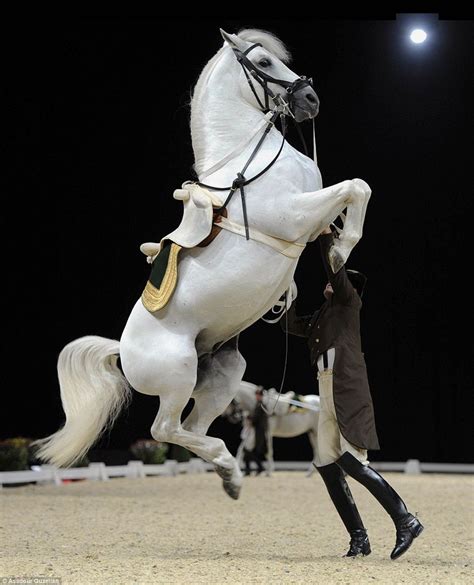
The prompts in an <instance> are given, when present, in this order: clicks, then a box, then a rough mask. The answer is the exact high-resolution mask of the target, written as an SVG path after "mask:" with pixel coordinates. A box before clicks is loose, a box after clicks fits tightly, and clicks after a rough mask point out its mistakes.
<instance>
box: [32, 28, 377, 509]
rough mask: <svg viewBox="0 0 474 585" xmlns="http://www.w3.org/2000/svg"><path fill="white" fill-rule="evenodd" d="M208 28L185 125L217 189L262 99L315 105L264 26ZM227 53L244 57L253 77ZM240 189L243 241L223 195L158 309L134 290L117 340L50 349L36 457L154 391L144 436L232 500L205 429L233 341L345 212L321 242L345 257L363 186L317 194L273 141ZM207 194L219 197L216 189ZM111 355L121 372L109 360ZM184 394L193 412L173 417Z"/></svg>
mask: <svg viewBox="0 0 474 585" xmlns="http://www.w3.org/2000/svg"><path fill="white" fill-rule="evenodd" d="M222 35H223V37H224V39H225V43H224V46H223V47H222V48H221V49H220V50H219V51H218V53H217V54H216V55H215V56H214V57H213V58H212V59H211V60H210V61H209V63H208V64H207V65H206V66H205V68H204V70H203V71H202V73H201V75H200V77H199V80H198V82H197V84H196V87H195V90H194V95H193V99H192V103H191V132H192V143H193V150H194V155H195V169H196V172H197V174H198V175H199V178H200V180H201V181H203V182H205V183H207V184H210V185H214V186H222V187H225V186H227V185H231V184H232V183H233V181H234V180H235V178H236V177H237V174H238V173H239V172H241V171H242V170H243V168H244V166H245V165H246V163H248V161H249V157H250V155H251V153H252V152H253V151H254V149H255V146H256V144H257V143H258V141H259V140H260V139H261V138H262V134H263V131H264V128H265V127H266V126H268V124H266V122H267V121H268V115H267V117H266V118H265V115H266V114H265V112H264V111H262V104H266V103H267V102H269V108H270V109H276V110H278V108H280V110H281V111H283V110H284V109H285V107H286V108H287V107H288V104H286V97H287V95H288V92H287V89H286V88H287V87H288V86H291V90H292V91H293V95H292V101H291V106H290V107H291V110H292V111H293V114H294V116H295V118H296V120H297V121H302V120H303V119H305V118H312V117H314V116H315V115H316V114H317V110H318V99H317V97H316V94H315V92H314V90H313V89H312V88H311V87H310V86H309V85H308V83H306V82H305V83H302V84H299V82H298V80H299V79H300V78H299V77H298V76H297V75H296V74H295V73H293V72H292V71H291V70H290V69H289V68H288V67H287V66H286V65H285V64H284V61H287V60H288V57H289V55H288V52H287V51H286V49H285V47H284V45H283V44H282V43H281V41H279V40H278V39H277V38H275V37H274V36H273V35H271V34H269V33H266V32H263V31H259V30H253V29H252V30H251V29H249V30H245V31H242V32H240V33H239V34H238V35H233V34H227V33H225V32H223V31H222ZM249 49H251V50H250V51H249ZM236 55H237V56H239V55H244V56H245V58H246V59H247V60H248V63H250V65H251V67H252V68H254V73H252V72H251V70H250V69H248V68H247V69H245V67H242V66H241V65H240V63H239V62H238V60H237V59H236ZM249 71H250V73H249ZM255 71H261V72H263V73H264V74H265V75H266V76H267V77H266V78H265V77H264V75H263V73H262V76H261V78H263V79H265V80H266V81H265V83H262V84H260V83H257V82H256V81H258V79H257V78H258V75H255ZM248 78H250V81H249V79H248ZM272 80H273V81H272ZM264 86H266V88H267V92H266V91H265V87H264ZM268 95H271V96H273V97H272V98H271V99H270V100H269V99H268V97H267V96H268ZM257 98H258V99H257ZM282 104H283V105H282ZM281 144H282V135H281V133H280V131H279V130H278V129H277V128H276V127H275V126H272V127H271V129H269V131H268V133H267V136H266V138H265V141H264V142H263V144H262V145H261V147H260V149H259V150H258V152H257V153H256V155H255V156H254V158H253V160H252V161H251V162H250V164H248V165H247V168H246V170H245V176H246V177H247V178H248V177H254V176H255V175H257V174H258V173H260V172H261V171H262V170H263V169H265V167H266V166H267V165H268V164H269V163H270V162H271V161H272V160H274V158H275V155H276V153H277V152H278V150H279V148H280V145H281ZM245 193H246V209H247V217H248V225H249V228H250V229H249V236H250V239H248V240H247V239H246V238H245V230H244V228H243V226H244V224H245V220H244V216H243V211H242V209H243V206H242V205H241V201H240V199H239V197H238V194H236V196H235V197H233V198H232V199H231V200H230V201H229V202H228V204H227V212H228V218H229V220H230V222H231V224H229V225H227V227H226V228H225V229H222V231H221V232H220V233H219V235H218V236H217V238H216V239H214V240H213V241H212V243H211V244H210V245H208V246H207V247H201V248H199V247H193V248H190V249H183V250H182V251H181V255H180V261H179V280H178V283H177V285H176V289H175V290H174V294H173V296H172V298H171V299H170V301H169V302H168V304H167V305H166V306H165V307H164V308H162V309H160V310H159V311H156V312H150V311H148V310H147V309H146V308H145V306H144V304H143V302H142V300H141V299H140V300H138V301H137V303H136V304H135V306H134V308H133V310H132V312H131V314H130V317H129V319H128V322H127V324H126V326H125V329H124V331H123V334H122V338H121V340H120V344H119V342H117V341H114V340H110V339H105V338H101V337H92V336H90V337H84V338H80V339H77V340H75V341H73V342H72V343H70V344H69V345H67V346H66V347H65V348H64V349H63V351H62V352H61V354H60V356H59V360H58V375H59V381H60V386H61V398H62V403H63V408H64V411H65V414H66V422H65V425H64V426H63V428H61V429H60V430H59V431H58V432H56V433H55V434H53V435H51V436H50V437H47V438H46V439H43V440H42V441H40V444H41V445H42V448H41V451H40V455H41V456H42V457H43V458H44V459H46V460H49V461H52V462H53V463H56V464H58V465H67V464H70V463H72V462H73V461H74V460H75V459H77V458H78V457H80V456H81V455H82V454H83V453H84V452H86V451H87V450H88V449H89V448H90V447H91V445H92V444H93V443H94V442H95V441H96V439H97V438H98V436H99V435H100V434H101V433H102V432H103V431H104V429H105V428H107V427H108V426H110V425H111V424H112V422H113V420H114V418H115V416H116V415H117V414H118V412H119V411H120V410H121V408H123V406H124V405H125V403H126V401H127V399H128V398H129V395H130V391H129V385H131V386H133V388H134V389H135V390H137V391H138V392H141V393H143V394H148V395H152V396H159V397H160V407H159V411H158V414H157V416H156V419H155V421H154V422H153V425H152V428H151V434H152V436H153V437H154V438H155V439H156V440H158V441H165V442H170V443H176V444H178V445H182V446H184V447H186V448H187V449H189V450H191V451H192V452H194V453H195V454H197V455H198V456H200V457H202V458H203V459H205V460H206V461H209V462H212V463H213V464H214V465H215V468H216V470H217V472H218V474H219V475H220V476H221V477H222V478H223V484H224V489H225V490H226V492H227V493H228V494H229V495H230V496H231V497H233V498H237V497H238V495H239V492H240V487H241V484H242V474H241V471H240V469H239V466H238V465H237V463H236V460H235V458H234V457H233V456H232V455H231V454H230V453H229V451H228V449H227V447H226V445H225V443H224V442H223V441H222V440H221V439H218V438H214V437H209V436H207V435H206V433H207V431H208V428H209V425H210V424H211V423H212V421H213V420H214V419H215V418H216V417H217V416H219V415H220V414H221V413H222V412H223V411H224V410H225V408H226V407H227V406H228V404H229V403H230V402H231V400H232V398H233V397H234V396H235V394H236V393H237V391H238V389H239V384H240V381H241V379H242V376H243V373H244V370H245V360H244V358H243V357H242V355H241V354H240V353H239V351H238V348H237V336H238V334H239V333H240V332H241V331H242V330H244V329H246V328H247V327H249V326H250V325H251V324H252V323H254V322H255V321H256V320H258V319H259V318H260V317H262V315H264V314H265V313H266V312H267V311H268V310H269V309H270V308H271V307H272V306H273V305H274V304H275V303H276V301H278V299H279V298H280V297H281V296H282V295H283V293H284V292H285V291H286V290H287V289H288V288H289V286H290V284H291V281H292V278H293V275H294V272H295V269H296V265H297V262H298V257H299V254H300V252H301V251H302V250H303V248H304V246H305V245H306V243H307V242H308V241H312V240H314V239H315V238H316V237H317V236H318V235H319V233H320V232H321V231H322V229H323V228H324V227H325V226H327V225H328V224H330V223H331V222H333V221H334V220H335V218H336V217H337V216H338V215H339V214H340V213H341V212H342V211H343V210H344V209H345V208H347V214H346V221H345V225H344V229H343V231H342V233H341V234H340V237H339V239H338V240H337V243H336V244H335V246H334V247H333V249H332V251H331V263H332V266H333V268H337V267H338V266H339V265H340V264H341V262H344V261H345V260H346V259H347V257H348V255H349V253H350V251H351V249H352V248H353V247H354V246H355V244H356V243H357V241H358V240H359V239H360V237H361V235H362V227H363V222H364V216H365V210H366V206H367V202H368V199H369V197H370V189H369V187H368V185H367V184H366V183H365V182H364V181H362V180H360V179H353V180H347V181H343V182H342V183H338V184H336V185H333V186H331V187H326V188H324V189H323V188H322V183H321V175H320V172H319V170H318V168H317V166H316V164H315V163H314V162H313V161H312V160H311V159H309V158H308V157H306V156H304V155H303V154H301V153H300V152H298V151H297V150H295V149H294V148H293V147H292V146H291V145H289V144H288V143H286V142H285V143H284V145H283V149H282V151H281V154H280V156H279V157H278V159H277V160H276V161H275V162H274V164H273V165H272V166H271V168H269V169H268V170H267V171H266V172H265V173H264V174H263V175H262V176H261V177H259V178H258V179H257V180H255V181H254V182H252V183H251V184H249V185H247V186H246V187H245ZM213 197H214V198H215V199H216V198H217V199H219V200H220V201H221V203H222V201H223V198H222V197H221V192H213ZM198 203H199V202H198ZM232 222H233V223H232ZM232 226H233V228H232ZM231 228H232V229H233V231H232V230H231ZM239 230H240V231H239ZM235 232H237V233H235ZM118 354H120V359H121V363H122V368H123V372H124V374H125V377H126V378H124V376H123V375H122V374H121V372H120V370H119V368H117V365H116V361H117V356H118ZM190 398H193V399H194V407H193V410H192V412H191V413H190V414H189V416H188V417H187V418H186V420H185V421H184V422H183V423H181V420H180V417H181V413H182V412H183V409H184V408H185V406H186V404H187V403H188V401H189V399H190Z"/></svg>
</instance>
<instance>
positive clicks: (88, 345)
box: [36, 336, 131, 467]
mask: <svg viewBox="0 0 474 585" xmlns="http://www.w3.org/2000/svg"><path fill="white" fill-rule="evenodd" d="M119 347H120V346H119V342H118V341H115V340H113V339H105V338H104V337H95V336H88V337H81V338H80V339H76V340H74V341H72V342H71V343H69V344H68V345H66V347H65V348H64V349H63V350H62V352H61V353H60V354H59V359H58V377H59V384H60V387H61V400H62V403H63V409H64V412H65V414H66V422H65V424H64V426H63V427H62V428H61V429H59V431H57V432H56V433H54V434H53V435H50V436H49V437H46V438H45V439H40V440H39V441H36V445H38V446H39V450H38V452H37V455H38V457H39V458H40V459H43V460H45V461H49V462H51V463H54V464H55V465H58V466H62V467H64V466H67V465H71V464H72V463H74V461H77V460H78V459H79V458H81V457H82V456H83V455H85V454H86V453H87V451H88V450H89V448H90V447H91V446H92V445H93V444H94V442H95V441H96V440H97V439H98V438H99V436H100V435H101V434H102V433H103V432H104V431H105V430H106V429H107V428H108V427H110V426H111V425H112V424H113V422H114V420H115V419H116V417H117V415H118V414H119V412H120V411H121V410H122V408H123V407H124V406H125V405H126V404H127V403H128V401H129V399H130V396H131V391H130V386H129V384H128V382H127V380H126V379H125V377H124V376H123V375H122V373H121V372H120V369H119V368H118V366H117V358H118V354H119Z"/></svg>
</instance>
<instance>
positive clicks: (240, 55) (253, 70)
mask: <svg viewBox="0 0 474 585" xmlns="http://www.w3.org/2000/svg"><path fill="white" fill-rule="evenodd" d="M261 46H262V45H261V43H255V44H254V45H252V46H250V47H249V48H248V49H247V50H246V51H243V52H242V51H240V50H239V49H233V51H234V54H235V56H236V58H237V61H238V62H239V63H240V65H241V66H242V69H243V72H244V74H245V77H246V78H247V82H248V84H249V86H250V89H251V90H252V93H253V95H254V96H255V99H256V100H257V102H258V105H259V106H260V107H261V108H262V110H263V111H264V112H268V111H269V110H270V107H269V101H268V98H271V99H272V100H273V102H274V103H275V106H277V107H278V106H282V107H283V109H284V111H285V115H288V114H289V115H290V116H292V117H294V116H293V113H292V111H291V102H292V98H293V94H295V93H296V92H297V91H299V90H300V89H303V88H304V87H308V86H309V87H312V85H313V80H312V79H311V78H309V79H308V78H306V77H305V76H304V75H302V76H300V77H298V78H297V79H295V80H294V81H286V80H285V79H276V78H275V77H272V76H271V75H268V73H265V71H262V70H261V69H259V68H258V67H257V66H256V65H254V63H252V61H250V59H249V58H248V57H247V55H248V54H249V53H250V51H252V50H253V49H255V48H256V47H261ZM252 78H253V79H254V80H255V81H256V82H257V83H259V84H260V85H261V86H262V88H263V92H264V94H265V104H262V100H261V99H260V98H259V96H258V94H257V92H256V90H255V87H254V85H253V82H252ZM269 83H274V84H276V85H279V86H280V87H284V88H285V89H286V93H287V94H288V102H285V100H284V99H283V98H282V97H281V96H280V95H279V94H277V95H275V94H274V93H273V92H272V90H271V89H270V88H269V87H268V84H269Z"/></svg>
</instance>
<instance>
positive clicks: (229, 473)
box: [214, 465, 242, 500]
mask: <svg viewBox="0 0 474 585" xmlns="http://www.w3.org/2000/svg"><path fill="white" fill-rule="evenodd" d="M214 469H215V470H216V473H217V475H219V477H222V480H223V481H222V487H223V488H224V491H225V493H226V494H228V495H229V496H230V497H231V498H232V499H233V500H238V499H239V496H240V490H241V488H242V484H241V482H240V483H235V481H233V479H234V478H233V476H234V470H233V469H229V468H227V467H222V466H220V465H215V466H214Z"/></svg>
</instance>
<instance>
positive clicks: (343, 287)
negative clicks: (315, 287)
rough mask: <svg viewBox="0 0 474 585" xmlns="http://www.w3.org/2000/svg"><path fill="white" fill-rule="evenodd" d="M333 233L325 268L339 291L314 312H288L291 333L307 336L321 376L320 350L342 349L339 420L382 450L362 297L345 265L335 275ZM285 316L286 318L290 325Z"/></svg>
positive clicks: (337, 377) (326, 239) (366, 445)
mask: <svg viewBox="0 0 474 585" xmlns="http://www.w3.org/2000/svg"><path fill="white" fill-rule="evenodd" d="M333 238H334V237H333V235H332V234H327V235H321V236H319V242H320V245H321V254H322V258H323V263H324V267H325V270H326V273H327V275H328V278H329V282H330V283H331V284H332V288H333V290H334V293H333V295H332V296H331V298H330V299H329V300H327V301H326V302H325V303H324V304H323V305H322V307H321V308H320V309H319V310H318V311H316V312H315V313H314V314H313V315H306V316H303V317H298V316H297V315H296V313H295V310H294V307H291V309H290V311H289V312H288V333H291V334H293V335H298V336H300V337H306V338H307V339H308V346H309V349H310V358H311V365H312V367H313V370H314V372H315V376H316V375H317V364H316V362H317V359H318V357H319V355H320V354H321V353H323V352H325V351H327V350H328V349H330V348H331V347H334V348H335V350H336V357H335V362H334V368H333V393H334V405H335V408H336V415H337V422H338V424H339V428H340V430H341V433H342V435H343V436H344V437H345V438H346V439H347V440H348V441H349V442H350V443H352V444H353V445H355V446H356V447H359V448H362V449H379V448H380V447H379V441H378V438H377V431H376V429H375V419H374V409H373V405H372V397H371V395H370V389H369V381H368V378H367V368H366V365H365V360H364V354H363V353H362V349H361V341H360V320H359V314H360V309H361V307H362V301H361V300H360V297H359V295H358V294H357V292H356V290H355V289H354V287H353V286H352V284H351V283H350V281H349V279H348V277H347V274H346V269H345V267H343V268H341V270H339V272H337V273H336V274H334V273H333V272H332V270H331V267H330V265H329V262H328V252H329V249H330V248H331V246H332V244H333ZM283 321H284V320H282V321H280V323H282V326H283V327H284V323H283Z"/></svg>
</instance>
